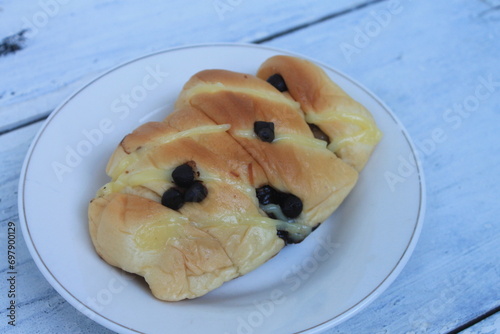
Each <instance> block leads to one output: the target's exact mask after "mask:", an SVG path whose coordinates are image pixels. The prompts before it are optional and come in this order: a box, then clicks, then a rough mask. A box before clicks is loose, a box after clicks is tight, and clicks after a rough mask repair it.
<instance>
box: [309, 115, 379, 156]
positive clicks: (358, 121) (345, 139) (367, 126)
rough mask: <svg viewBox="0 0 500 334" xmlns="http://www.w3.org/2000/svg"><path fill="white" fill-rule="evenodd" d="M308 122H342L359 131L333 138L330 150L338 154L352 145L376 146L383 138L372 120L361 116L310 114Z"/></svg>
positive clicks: (329, 146) (348, 132)
mask: <svg viewBox="0 0 500 334" xmlns="http://www.w3.org/2000/svg"><path fill="white" fill-rule="evenodd" d="M306 121H307V122H308V123H312V124H321V123H322V122H342V123H345V124H346V125H351V124H352V125H355V126H356V127H357V128H358V129H359V130H357V131H355V132H354V133H350V132H352V131H346V132H347V133H346V134H344V135H336V136H335V137H334V138H331V139H332V141H331V143H330V144H329V145H328V149H329V150H331V151H332V152H336V151H338V150H339V149H341V148H342V147H344V146H346V145H347V144H350V143H365V144H371V145H375V144H376V143H378V141H379V140H380V138H381V136H382V133H381V132H380V130H379V129H378V128H377V127H376V125H375V123H374V122H373V121H372V120H371V119H369V118H367V117H365V116H362V115H359V114H352V113H333V112H330V113H328V114H326V115H325V114H321V115H319V114H315V113H309V114H307V115H306Z"/></svg>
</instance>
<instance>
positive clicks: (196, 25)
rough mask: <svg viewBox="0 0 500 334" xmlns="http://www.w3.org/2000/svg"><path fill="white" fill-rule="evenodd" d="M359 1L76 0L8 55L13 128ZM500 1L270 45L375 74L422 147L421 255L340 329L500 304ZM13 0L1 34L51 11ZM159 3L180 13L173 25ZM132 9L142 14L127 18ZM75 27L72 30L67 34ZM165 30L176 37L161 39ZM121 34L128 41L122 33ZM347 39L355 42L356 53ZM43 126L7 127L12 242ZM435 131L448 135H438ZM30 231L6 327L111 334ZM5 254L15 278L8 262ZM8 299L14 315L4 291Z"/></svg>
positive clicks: (439, 322) (417, 12)
mask: <svg viewBox="0 0 500 334" xmlns="http://www.w3.org/2000/svg"><path fill="white" fill-rule="evenodd" d="M366 2H367V3H371V1H366ZM179 3H180V2H179ZM359 3H362V1H338V2H336V4H326V3H325V2H321V3H320V2H317V3H316V6H313V5H304V4H302V3H301V2H299V1H292V2H287V3H286V4H285V3H281V4H270V3H265V2H263V1H259V2H252V3H250V2H245V1H243V2H241V5H239V6H235V8H234V10H233V11H232V12H230V13H227V16H226V17H225V18H224V20H221V19H220V18H219V17H218V15H217V13H216V12H215V10H214V9H213V7H212V3H211V2H193V4H190V5H189V6H190V7H189V9H183V10H182V11H181V10H175V9H176V8H181V7H180V5H179V4H176V3H174V2H171V3H170V4H171V5H169V6H164V7H161V9H158V8H157V9H158V10H155V8H153V7H154V6H151V7H147V8H144V7H138V5H132V4H130V3H127V4H125V5H123V4H120V2H112V1H107V2H103V3H101V4H100V5H96V4H93V5H90V4H82V3H78V4H76V2H75V3H74V2H69V3H68V4H67V5H64V6H61V8H60V13H59V14H58V15H56V16H54V18H53V19H51V20H50V22H49V23H47V25H46V26H45V27H44V28H43V29H40V32H39V33H38V34H36V35H35V36H34V37H33V38H32V39H28V40H27V41H26V49H24V50H21V51H19V52H17V53H15V54H9V55H6V56H0V75H1V76H0V96H2V98H0V115H1V117H0V127H2V128H4V129H9V128H11V127H12V126H15V125H20V124H24V123H26V122H27V121H29V120H30V119H34V118H35V119H36V118H37V117H40V116H43V115H45V114H46V113H47V112H49V111H50V110H51V109H52V108H54V106H55V105H57V104H58V103H59V102H60V101H61V99H63V98H64V97H66V96H67V95H68V94H69V91H70V90H73V89H74V88H76V87H78V86H79V85H81V84H82V83H83V82H84V81H85V80H88V78H89V77H92V76H94V75H96V73H99V72H100V71H102V70H105V69H108V68H109V67H110V66H113V65H116V64H118V63H121V62H123V61H124V60H128V59H130V58H132V57H135V56H139V55H142V54H144V53H147V52H149V51H154V50H158V49H163V48H166V47H169V46H174V45H180V44H187V43H191V42H212V41H251V40H255V39H261V38H266V37H267V36H269V35H272V34H275V33H278V32H280V31H282V30H286V29H292V28H293V27H296V26H299V25H301V24H303V23H305V22H308V21H314V20H317V19H319V18H321V17H323V16H325V15H328V14H332V13H335V12H336V11H340V10H343V9H346V8H352V7H355V6H356V5H359ZM398 4H399V6H396V5H398ZM499 5H500V1H497V0H488V1H486V0H485V1H479V0H477V1H472V0H453V1H449V0H437V1H409V0H408V1H403V0H402V1H376V2H373V4H371V5H369V6H367V7H364V8H361V9H358V10H353V11H350V12H348V13H345V14H344V15H340V16H337V17H333V18H330V19H327V20H325V21H324V22H320V23H317V24H313V25H311V26H309V27H305V28H303V29H300V30H297V31H291V32H289V33H287V34H284V35H283V36H279V37H277V38H275V39H273V40H270V41H269V42H267V43H266V44H268V45H272V46H277V47H280V48H283V49H287V50H291V51H296V52H300V53H302V54H304V55H306V56H309V57H312V58H315V59H318V60H320V61H323V62H324V63H326V64H328V65H330V66H332V67H335V68H337V69H340V70H342V71H344V72H346V73H347V74H348V75H350V76H352V77H353V78H355V79H356V80H358V81H359V82H361V83H363V84H364V85H365V86H366V87H368V88H369V89H370V90H372V91H373V92H374V93H375V94H376V95H378V96H379V97H380V98H381V99H382V100H383V101H385V102H386V103H387V104H388V106H389V107H390V108H392V109H393V111H394V112H395V114H396V115H397V116H398V117H399V118H400V119H401V121H402V122H403V124H405V126H406V127H407V129H408V131H409V133H410V135H411V136H412V137H413V139H414V142H415V143H416V144H417V146H419V147H420V150H421V151H422V152H423V153H422V156H421V158H422V162H423V166H424V170H425V176H426V183H427V200H428V202H427V214H426V219H425V223H424V228H423V231H422V235H421V238H420V241H419V243H418V244H417V247H416V249H415V252H414V254H413V256H412V258H411V259H410V261H409V263H408V264H407V266H406V267H405V269H404V270H403V272H402V273H401V275H400V276H399V277H398V278H397V279H396V281H395V282H394V283H393V284H392V285H391V286H390V287H389V289H388V290H387V291H386V292H385V293H384V294H382V296H380V297H379V298H378V299H377V300H376V301H375V302H374V303H373V304H371V305H370V306H369V307H368V308H366V309H365V310H363V311H362V312H361V313H359V314H358V315H356V316H354V317H353V318H351V319H349V320H348V321H346V322H345V323H343V324H341V325H340V326H338V327H337V328H335V329H332V330H329V331H327V333H336V334H340V333H388V334H391V333H397V334H399V333H448V332H450V331H453V330H454V329H456V328H458V327H460V326H461V325H463V324H465V323H467V322H469V321H471V320H473V319H475V318H476V317H480V316H481V315H483V314H485V313H486V312H488V311H490V310H492V309H495V308H497V307H499V306H500V280H499V277H500V256H499V251H498V250H499V249H500V224H499V223H500V218H499V217H500V205H499V200H498V198H500V173H499V167H498V166H499V163H500V141H499V139H500V135H499V134H498V133H499V130H500V126H499V124H500V63H499V59H500V10H498V8H499V7H498V6H499ZM158 6H159V5H158ZM389 6H393V7H389ZM0 7H1V8H2V11H0V19H1V21H0V24H1V25H0V38H3V37H4V36H8V35H11V34H14V33H16V32H17V31H19V30H20V29H22V26H23V21H22V18H23V17H25V16H26V17H29V16H30V15H31V16H33V15H34V14H36V13H37V11H39V10H40V7H39V5H37V4H36V2H22V3H18V2H15V3H14V2H13V3H9V4H3V3H0ZM282 8H287V9H286V10H283V9H282ZM389 9H392V10H393V14H391V15H389V16H387V17H386V21H384V22H388V21H387V20H389V21H390V22H388V23H387V24H385V23H384V27H383V28H381V29H379V31H377V30H373V31H372V33H371V35H372V36H371V37H370V36H369V38H365V39H366V41H364V42H365V43H362V42H363V40H362V39H361V40H360V39H359V38H361V37H360V34H359V33H358V30H357V28H360V29H362V30H363V29H366V28H367V27H368V26H370V25H372V26H373V27H375V26H374V25H373V24H374V23H373V22H377V21H376V19H375V16H374V14H373V13H374V11H375V12H378V13H380V12H382V11H387V10H389ZM7 13H8V14H9V15H6V14H7ZM156 13H163V14H162V15H165V17H168V18H170V19H171V21H169V22H167V23H164V22H163V21H162V20H161V18H162V17H163V16H162V15H156ZM131 17H133V18H135V23H134V24H130V25H128V26H123V25H122V26H119V25H117V24H116V22H118V21H120V19H125V18H131ZM103 18H107V19H106V20H104V19H103ZM379 20H381V18H380V17H379ZM149 21H151V25H150V24H149V23H148V22H149ZM167 21H168V20H167ZM186 22H189V25H188V26H189V27H187V26H186ZM69 26H71V27H73V30H74V32H73V33H72V34H68V33H67V32H66V30H65V29H68V28H67V27H69ZM157 27H158V28H157ZM179 27H181V28H182V27H184V29H179V30H178V28H179ZM122 29H124V30H122ZM156 30H158V34H159V35H161V36H164V38H158V36H155V35H152V34H153V32H155V31H156ZM122 31H125V32H126V34H125V35H126V36H127V38H119V37H118V36H119V35H120V33H121V32H122ZM200 31H203V33H202V34H201V35H200V33H199V32H200ZM375 32H376V33H375ZM347 44H349V45H351V46H354V47H356V48H357V50H356V52H355V53H352V54H350V55H348V54H347V53H346V51H345V50H346V48H348V46H347ZM342 48H343V49H344V51H342ZM351 50H352V49H351ZM94 60H97V61H96V62H94ZM484 80H486V81H493V82H494V83H495V84H489V86H491V87H490V90H491V94H489V96H488V97H485V98H484V99H481V100H480V102H479V105H478V106H477V107H475V106H473V107H470V109H471V111H470V112H469V113H468V114H466V113H464V112H462V114H459V113H457V112H456V111H453V110H458V109H457V107H456V105H457V104H458V105H463V104H464V103H469V102H470V101H473V100H474V98H473V97H474V96H475V94H476V89H477V87H478V86H481V85H482V86H483V87H486V89H488V84H487V85H486V86H485V85H484V84H483V83H482V82H483V81H484ZM11 91H15V92H16V94H14V95H11ZM481 91H482V92H484V89H481ZM449 109H451V110H452V111H448V110H449ZM40 126H41V122H37V123H35V124H33V125H29V126H25V127H22V128H20V129H17V130H15V131H11V132H9V133H6V134H3V135H1V136H0V155H1V160H0V167H1V168H0V170H1V173H0V183H1V184H2V190H1V201H0V212H1V215H2V216H1V221H2V230H1V240H2V242H1V245H2V246H1V247H4V246H3V245H5V240H6V236H5V233H6V232H5V231H6V228H5V224H6V223H7V222H8V221H15V222H17V221H18V217H17V182H18V177H19V171H20V168H21V164H22V160H23V159H24V155H25V154H26V151H27V149H28V146H29V144H30V142H31V140H32V138H33V137H34V135H35V133H36V131H37V130H38V128H39V127H40ZM436 129H441V130H442V131H443V132H444V134H445V136H446V139H444V140H442V141H440V142H435V141H434V142H433V139H432V133H433V131H435V130H436ZM432 143H433V144H432ZM17 240H18V245H19V249H18V272H19V276H18V291H19V309H18V326H17V327H16V328H15V329H13V328H11V327H10V326H7V324H6V321H3V320H2V321H1V322H0V332H11V333H109V331H108V330H107V329H105V328H103V327H101V326H100V325H98V324H95V323H93V322H92V321H91V320H90V319H87V318H86V317H85V316H84V315H82V314H80V313H79V312H78V311H77V310H76V309H74V308H73V307H72V306H70V305H69V304H68V303H67V302H65V301H64V300H63V299H62V297H60V296H59V295H58V294H57V293H56V292H55V291H54V290H53V289H52V287H51V286H50V285H49V284H48V283H47V281H45V279H44V278H43V276H42V275H41V274H40V272H39V271H38V269H37V268H36V266H35V265H34V262H33V260H32V259H31V257H30V255H29V253H28V251H27V249H26V247H25V245H24V244H23V241H22V236H21V234H20V232H19V233H18V235H17ZM1 261H2V262H1V263H2V264H1V266H0V268H1V271H0V272H1V273H2V274H1V277H0V278H2V279H3V277H4V276H5V275H4V274H5V272H6V263H5V262H4V261H3V259H2V260H1ZM2 289H3V286H2ZM0 296H1V297H0V302H1V305H0V306H1V307H2V310H1V311H0V316H1V319H4V318H5V311H4V307H3V305H4V300H5V298H6V296H5V293H4V290H2V291H0ZM495 326H496V327H495ZM497 327H498V313H497V314H495V315H493V316H491V317H488V318H486V319H485V320H483V321H482V322H480V323H478V324H477V325H475V326H473V327H470V328H469V329H467V330H466V331H465V333H467V334H473V333H485V334H490V333H495V330H496V331H497V332H498V329H497ZM490 328H493V329H491V330H490Z"/></svg>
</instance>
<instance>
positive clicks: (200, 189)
mask: <svg viewBox="0 0 500 334" xmlns="http://www.w3.org/2000/svg"><path fill="white" fill-rule="evenodd" d="M207 195H208V190H207V187H205V186H204V185H203V183H201V182H200V181H195V182H194V183H193V185H192V186H191V187H189V188H188V190H186V194H185V195H184V200H185V201H186V202H201V201H203V200H204V199H205V197H207Z"/></svg>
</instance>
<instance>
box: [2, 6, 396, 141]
mask: <svg viewBox="0 0 500 334" xmlns="http://www.w3.org/2000/svg"><path fill="white" fill-rule="evenodd" d="M385 1H389V0H370V1H366V2H364V3H361V4H358V5H355V6H352V7H349V8H346V9H343V10H341V11H338V12H334V13H331V14H328V15H325V16H323V17H320V18H318V19H315V20H312V21H309V22H306V23H303V24H300V25H298V26H295V27H292V28H288V29H286V30H283V31H279V32H277V33H274V34H271V35H269V36H267V37H264V38H260V39H257V40H254V41H251V42H250V43H253V44H263V43H266V42H269V41H271V40H273V39H275V38H279V37H282V36H284V35H287V34H290V33H294V32H296V31H299V30H302V29H306V28H308V27H311V26H313V25H316V24H319V23H321V22H324V21H327V20H330V19H333V18H336V17H339V16H343V15H347V14H349V13H352V12H354V11H356V10H360V9H363V8H365V7H369V6H372V5H375V4H377V3H380V2H385ZM16 51H17V50H16ZM51 112H52V110H51V111H47V112H45V113H43V114H41V115H39V116H38V117H36V118H34V119H29V120H25V121H21V122H19V124H17V125H14V126H12V127H11V128H7V129H4V130H2V131H0V136H1V135H4V134H6V133H9V132H12V131H16V130H19V129H21V128H23V127H25V126H28V125H32V124H34V123H37V122H40V121H43V120H45V119H46V118H47V117H48V116H49V115H50V113H51Z"/></svg>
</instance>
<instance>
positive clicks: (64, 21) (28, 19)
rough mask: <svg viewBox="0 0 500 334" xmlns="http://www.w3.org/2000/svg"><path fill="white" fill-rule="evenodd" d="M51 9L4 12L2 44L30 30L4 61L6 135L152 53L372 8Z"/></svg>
mask: <svg viewBox="0 0 500 334" xmlns="http://www.w3.org/2000/svg"><path fill="white" fill-rule="evenodd" d="M372 1H373V0H372ZM45 2H47V3H50V4H51V5H50V6H49V5H47V6H42V5H40V4H37V2H36V1H23V2H21V3H19V2H10V3H5V4H4V5H2V9H3V10H2V12H0V17H1V20H2V21H1V25H0V38H3V36H11V35H16V34H17V33H19V32H21V31H23V30H25V29H30V31H27V32H25V33H24V35H23V37H25V41H24V42H21V43H19V44H20V45H21V46H24V47H25V49H23V50H22V52H17V53H15V54H11V55H9V57H4V58H2V59H1V60H2V61H0V73H10V75H9V76H8V77H5V78H4V80H1V81H0V132H1V131H2V130H5V129H9V128H12V127H15V126H18V125H19V124H23V122H25V121H26V120H33V119H38V118H40V117H41V116H46V115H47V114H48V113H49V112H50V111H52V110H53V109H54V108H55V107H56V106H57V105H58V104H59V103H60V102H61V101H62V100H63V99H64V98H65V97H67V96H68V95H69V94H70V93H71V92H72V91H74V90H76V89H77V88H79V87H80V86H82V85H83V84H84V83H86V82H87V81H89V80H90V79H92V78H94V77H95V76H97V75H98V74H99V73H101V72H103V71H105V70H108V69H109V68H111V67H113V66H116V65H118V64H120V63H123V62H125V61H129V60H131V59H133V58H136V57H139V56H143V55H145V54H147V53H149V52H153V51H158V50H162V49H165V48H169V47H174V46H179V45H185V44H194V43H210V42H215V41H224V42H250V41H255V40H259V39H262V38H266V37H268V36H271V35H273V34H276V33H280V32H282V31H286V30H287V29H291V28H293V27H295V26H297V25H301V24H306V23H307V22H312V21H315V20H318V19H320V18H322V17H324V16H326V15H329V14H332V13H337V12H339V11H342V10H347V9H349V8H353V7H356V6H357V5H359V4H362V3H364V2H370V1H367V0H336V1H335V2H327V1H318V0H315V1H308V2H304V1H287V2H274V3H272V4H270V3H268V2H266V1H263V0H260V1H252V2H250V1H242V0H232V1H229V2H228V1H225V0H224V1H221V0H217V1H201V0H196V1H182V0H175V1H150V2H148V3H147V4H146V3H144V2H141V1H126V2H116V1H111V0H107V1H99V2H92V1H67V0H66V1H62V0H61V1H60V3H64V4H61V5H59V4H58V2H57V1H56V0H52V1H50V0H46V1H42V2H41V3H45ZM221 2H224V3H226V6H222V7H221V5H220V3H221ZM230 4H232V5H230ZM221 8H222V9H221ZM44 18H46V19H45V20H44ZM15 39H17V40H19V39H20V38H15Z"/></svg>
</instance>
